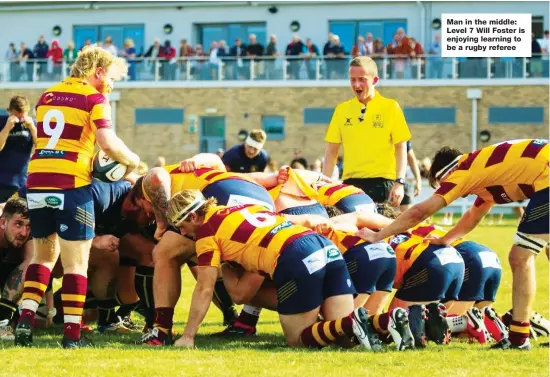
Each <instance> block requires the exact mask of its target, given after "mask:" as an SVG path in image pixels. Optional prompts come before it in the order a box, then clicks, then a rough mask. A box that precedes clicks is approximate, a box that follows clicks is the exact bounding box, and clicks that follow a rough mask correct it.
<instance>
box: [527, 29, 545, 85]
mask: <svg viewBox="0 0 550 377" xmlns="http://www.w3.org/2000/svg"><path fill="white" fill-rule="evenodd" d="M541 58H542V49H541V47H540V44H539V42H537V39H536V38H535V34H534V33H531V60H530V63H531V64H530V66H529V72H531V76H532V77H540V76H542V60H541Z"/></svg>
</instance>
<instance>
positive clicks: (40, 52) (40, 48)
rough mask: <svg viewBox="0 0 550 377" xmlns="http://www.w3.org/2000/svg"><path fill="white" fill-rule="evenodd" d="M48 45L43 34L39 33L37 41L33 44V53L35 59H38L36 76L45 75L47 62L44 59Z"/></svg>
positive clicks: (46, 56) (46, 55)
mask: <svg viewBox="0 0 550 377" xmlns="http://www.w3.org/2000/svg"><path fill="white" fill-rule="evenodd" d="M49 49H50V46H48V44H47V43H46V40H45V39H44V36H43V35H41V36H40V39H39V40H38V43H37V44H36V45H35V46H34V50H33V54H34V58H35V59H40V61H39V62H38V77H41V76H42V75H45V74H46V73H47V72H46V70H47V67H48V63H47V61H46V59H47V58H48V51H49Z"/></svg>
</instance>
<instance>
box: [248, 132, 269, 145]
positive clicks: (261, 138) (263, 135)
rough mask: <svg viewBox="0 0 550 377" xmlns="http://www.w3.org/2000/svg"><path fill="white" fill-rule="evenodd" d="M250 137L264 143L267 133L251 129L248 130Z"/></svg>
mask: <svg viewBox="0 0 550 377" xmlns="http://www.w3.org/2000/svg"><path fill="white" fill-rule="evenodd" d="M250 138H251V139H252V140H254V141H257V142H258V143H262V144H264V143H265V142H266V140H267V134H266V133H265V131H264V130H252V131H250Z"/></svg>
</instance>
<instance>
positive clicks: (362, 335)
mask: <svg viewBox="0 0 550 377" xmlns="http://www.w3.org/2000/svg"><path fill="white" fill-rule="evenodd" d="M351 320H352V321H353V322H352V326H353V333H354V334H355V336H356V338H357V340H358V341H359V342H360V343H361V344H362V345H364V346H365V347H366V348H367V349H368V350H371V351H381V350H382V342H381V341H380V339H378V335H377V334H376V331H375V330H374V327H373V326H372V323H371V319H370V318H369V311H368V310H367V309H365V308H363V307H360V308H357V309H355V310H354V311H353V313H352V316H351Z"/></svg>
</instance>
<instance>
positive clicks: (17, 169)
mask: <svg viewBox="0 0 550 377" xmlns="http://www.w3.org/2000/svg"><path fill="white" fill-rule="evenodd" d="M30 109H31V106H30V104H29V100H28V99H27V98H26V97H23V96H14V97H12V98H11V99H10V103H9V105H8V115H7V116H6V115H0V203H5V202H6V201H7V200H8V199H9V198H10V197H11V196H12V195H13V194H14V193H16V192H17V191H18V190H19V189H20V188H24V187H25V186H26V182H27V165H28V164H29V160H30V158H31V151H32V149H33V147H34V144H35V143H36V127H35V125H34V121H33V120H32V118H31V117H29V111H30Z"/></svg>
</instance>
